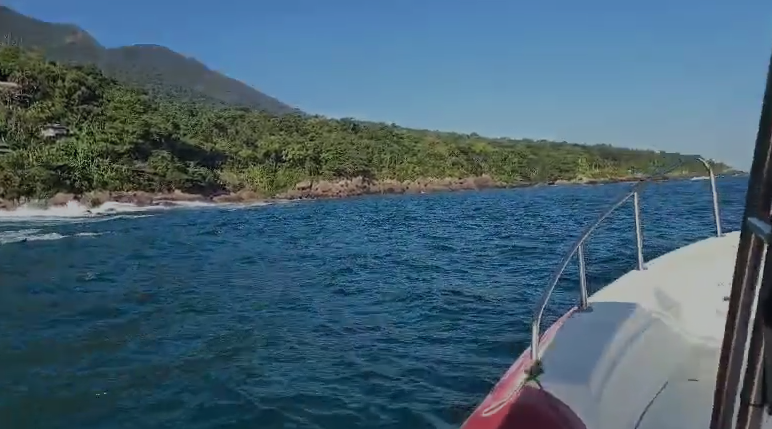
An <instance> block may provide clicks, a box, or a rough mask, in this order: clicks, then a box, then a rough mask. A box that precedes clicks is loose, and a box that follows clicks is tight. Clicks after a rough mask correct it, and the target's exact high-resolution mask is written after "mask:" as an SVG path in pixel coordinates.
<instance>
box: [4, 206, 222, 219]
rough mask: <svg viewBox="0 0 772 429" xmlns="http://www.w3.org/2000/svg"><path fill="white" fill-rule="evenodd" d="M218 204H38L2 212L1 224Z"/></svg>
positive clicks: (97, 216)
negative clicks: (96, 205)
mask: <svg viewBox="0 0 772 429" xmlns="http://www.w3.org/2000/svg"><path fill="white" fill-rule="evenodd" d="M216 206H218V204H214V203H205V202H174V204H169V205H153V206H138V205H135V204H131V203H118V202H107V203H104V204H102V205H100V206H98V207H91V208H89V207H87V206H85V205H83V204H80V203H78V202H77V201H69V202H68V203H67V204H65V205H63V206H49V207H45V206H42V205H40V204H36V203H28V204H23V205H21V206H20V207H18V208H16V209H14V210H0V222H5V221H14V220H17V221H30V220H61V219H83V218H100V217H105V216H115V215H120V214H124V215H125V214H132V213H142V212H152V211H161V210H168V209H174V208H203V207H216Z"/></svg>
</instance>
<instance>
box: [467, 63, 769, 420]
mask: <svg viewBox="0 0 772 429" xmlns="http://www.w3.org/2000/svg"><path fill="white" fill-rule="evenodd" d="M771 147H772V59H771V60H770V69H769V70H768V72H767V85H766V90H765V94H764V99H763V103H762V109H761V118H760V121H759V128H758V132H757V137H756V147H755V151H754V158H753V164H752V167H751V170H750V177H749V185H748V191H747V195H746V206H745V212H744V215H743V220H742V223H741V225H740V229H739V230H738V231H733V232H728V233H725V232H724V231H722V224H721V216H720V207H719V198H718V193H717V190H716V179H715V174H714V172H713V170H712V168H711V166H710V163H709V162H708V161H706V160H704V159H703V160H701V161H702V162H703V164H704V166H705V167H706V170H707V176H706V177H708V178H709V180H710V189H711V193H712V199H713V213H712V217H713V218H714V220H715V228H716V231H715V236H713V237H710V238H707V239H704V240H702V241H698V242H696V243H692V244H689V245H687V246H684V247H681V248H679V249H676V250H674V251H672V252H669V253H666V254H664V255H662V256H659V257H657V258H655V259H653V260H649V261H645V260H644V256H643V248H644V244H645V243H644V237H643V234H642V230H641V222H642V219H641V216H640V195H641V190H642V189H643V187H645V186H646V185H648V184H649V183H651V182H652V181H654V180H655V178H649V179H647V180H644V181H642V182H639V183H637V184H636V185H635V186H633V187H632V188H631V189H630V190H629V192H627V193H625V194H624V195H622V196H621V197H620V198H619V199H618V200H617V201H615V202H614V203H613V204H612V205H611V206H610V207H609V208H608V210H606V211H605V212H603V213H602V214H601V215H600V216H599V218H598V219H597V220H596V221H595V222H594V223H592V224H591V225H589V226H588V227H587V228H586V229H585V230H584V231H583V232H582V234H581V235H580V237H579V238H578V239H577V240H576V241H575V242H574V244H573V245H572V246H571V247H570V249H569V251H568V252H567V253H566V255H565V256H564V257H563V259H562V260H561V262H560V264H559V265H558V267H557V268H556V270H555V272H554V273H553V275H552V277H551V278H550V281H549V283H548V284H547V285H546V287H545V289H544V291H543V293H542V295H541V297H540V299H538V300H537V302H536V303H535V308H534V311H533V316H532V322H531V342H530V347H528V348H527V349H526V350H525V351H524V352H523V353H522V355H520V357H519V358H518V359H516V361H515V362H514V363H513V364H512V366H511V367H510V368H509V370H507V371H506V373H505V374H504V375H503V376H502V377H501V379H500V380H499V381H498V383H496V385H495V386H494V387H493V389H492V390H491V391H490V393H489V394H488V395H487V396H486V397H485V398H484V399H483V400H482V402H481V403H480V404H479V405H478V406H477V408H476V409H475V410H474V412H473V413H472V414H471V415H470V416H469V417H468V418H467V420H466V421H465V422H464V423H463V425H462V429H515V428H523V429H529V428H533V429H698V428H699V429H706V428H710V429H749V428H762V427H764V428H772V420H769V421H768V420H767V417H768V414H769V410H770V402H772V378H769V379H768V377H772V371H767V370H766V368H767V367H769V368H770V369H772V339H770V341H769V345H767V344H766V342H765V334H770V335H772V301H769V299H768V298H767V297H768V296H772V295H770V293H772V263H770V264H766V263H765V261H766V258H767V256H766V248H767V243H768V242H769V241H770V240H772V226H771V225H770V207H771V206H772V148H771ZM706 198H707V195H706ZM630 201H632V206H633V211H634V225H631V228H635V234H636V245H637V264H636V265H637V266H636V267H635V268H634V269H633V270H631V271H630V272H628V273H626V274H624V275H623V276H622V277H620V278H618V279H617V280H615V281H613V282H611V283H610V284H608V285H606V286H605V287H604V288H602V289H601V290H599V291H598V292H596V293H594V294H592V295H589V296H588V291H587V274H586V266H585V259H584V249H585V243H586V241H587V239H588V238H589V237H590V236H592V234H593V232H594V231H595V230H596V229H597V228H598V226H599V225H600V224H601V223H602V222H603V221H604V220H605V219H606V218H608V217H609V216H610V215H611V214H612V213H614V212H615V211H617V210H619V209H620V207H622V206H626V203H628V202H630ZM706 215H707V214H706ZM574 260H576V261H577V264H578V272H579V281H578V285H577V286H578V288H577V289H578V299H577V303H576V305H575V306H574V307H573V308H571V309H570V310H568V311H567V312H566V313H565V314H563V315H562V316H561V317H559V318H558V319H557V320H556V321H555V322H554V323H552V324H551V325H550V326H549V327H548V328H547V329H546V330H542V326H541V325H542V322H543V320H542V319H543V316H544V312H545V308H546V306H547V305H548V304H549V303H550V298H551V296H552V291H553V290H554V288H555V286H556V285H557V284H558V281H559V280H560V279H561V277H562V275H563V273H564V271H565V270H566V268H567V267H568V265H569V264H570V263H572V262H573V261H574ZM764 267H768V268H769V269H765V268H764ZM768 307H769V308H770V310H766V309H767V308H768ZM765 310H766V311H767V312H769V313H770V315H769V316H766V319H765ZM767 319H768V320H767ZM767 324H769V326H767ZM767 348H769V350H767ZM767 351H769V353H767ZM741 378H742V380H741Z"/></svg>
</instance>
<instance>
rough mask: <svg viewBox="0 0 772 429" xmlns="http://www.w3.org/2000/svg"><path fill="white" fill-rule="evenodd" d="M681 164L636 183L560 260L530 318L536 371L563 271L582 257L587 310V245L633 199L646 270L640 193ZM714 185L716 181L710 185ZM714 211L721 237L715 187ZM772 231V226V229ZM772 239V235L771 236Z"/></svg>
mask: <svg viewBox="0 0 772 429" xmlns="http://www.w3.org/2000/svg"><path fill="white" fill-rule="evenodd" d="M681 164H682V163H679V164H678V165H676V166H674V167H672V168H670V169H668V170H665V171H662V172H660V173H657V174H654V175H652V176H650V177H649V178H647V179H644V180H641V181H640V182H638V183H637V184H635V185H634V186H633V188H632V189H630V190H629V191H628V192H627V193H626V194H624V195H622V196H621V198H619V199H618V200H617V201H616V202H615V203H614V204H612V205H611V207H609V208H608V209H607V210H606V211H605V212H604V213H603V214H602V215H600V216H599V217H598V218H597V219H596V220H595V222H594V223H592V224H591V225H589V226H588V227H587V228H585V229H584V231H583V232H582V234H581V235H580V236H579V238H578V239H577V240H576V242H575V243H574V244H573V245H572V246H571V248H570V249H569V251H568V253H567V254H566V255H565V256H564V257H563V259H561V262H560V265H559V266H558V267H557V269H556V270H555V271H554V272H553V273H552V276H551V277H550V280H549V283H548V284H547V287H546V288H545V289H544V290H543V291H542V294H541V297H540V298H539V299H538V301H537V302H536V305H535V307H534V311H533V316H532V318H531V359H532V360H533V365H535V368H537V367H538V363H539V359H540V356H539V353H540V352H541V350H540V347H539V341H540V340H541V335H540V332H541V319H542V317H543V316H544V309H545V308H546V307H547V303H548V302H549V299H550V297H551V296H552V292H553V291H554V290H555V287H556V286H557V285H558V281H559V280H560V276H562V275H563V271H565V269H566V267H568V264H569V263H570V262H571V259H572V258H573V257H574V255H577V257H578V258H579V286H580V287H581V291H580V292H581V296H580V302H579V305H580V307H581V309H586V308H587V307H588V304H589V295H588V293H587V268H586V263H585V260H584V242H585V241H586V240H587V239H588V238H589V237H590V235H592V233H593V232H594V231H595V229H596V228H597V227H598V226H599V225H600V224H601V223H602V222H603V220H604V219H606V218H607V217H608V216H609V215H611V213H613V212H614V211H616V209H618V208H619V207H621V206H622V204H624V203H626V202H627V201H628V200H629V199H630V198H633V203H634V209H635V240H636V244H637V247H638V270H645V269H646V265H645V264H644V261H643V233H642V232H641V207H640V206H641V203H640V196H639V192H640V190H641V189H642V188H643V187H644V186H646V185H647V184H649V183H651V181H652V180H653V179H654V178H655V177H666V176H665V175H666V174H667V173H669V172H671V171H673V170H674V169H675V168H677V167H679V166H680V165H681ZM703 164H705V166H706V167H707V168H708V171H710V172H711V177H713V174H712V170H711V169H710V165H708V164H707V162H705V161H703ZM711 183H713V184H714V182H711ZM713 210H714V214H715V216H716V219H717V221H716V228H717V230H718V235H721V221H720V220H719V217H718V216H719V211H718V196H717V193H716V190H715V184H714V188H713ZM771 229H772V227H771ZM770 235H771V236H772V233H770Z"/></svg>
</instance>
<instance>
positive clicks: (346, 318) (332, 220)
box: [0, 178, 747, 429]
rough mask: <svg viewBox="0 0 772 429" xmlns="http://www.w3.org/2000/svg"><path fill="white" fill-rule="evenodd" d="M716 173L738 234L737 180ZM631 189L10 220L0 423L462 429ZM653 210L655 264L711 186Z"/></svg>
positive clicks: (605, 267) (608, 250)
mask: <svg viewBox="0 0 772 429" xmlns="http://www.w3.org/2000/svg"><path fill="white" fill-rule="evenodd" d="M718 184H719V192H720V198H721V213H722V218H723V226H724V229H725V230H736V229H737V228H738V227H739V224H740V218H741V215H742V210H743V205H744V198H745V187H746V185H747V179H746V178H724V179H720V180H719V182H718ZM630 186H631V185H630V184H615V185H603V186H563V187H537V188H527V189H515V190H495V191H482V192H460V193H441V194H424V195H409V196H408V195H401V196H377V197H375V196H374V197H364V198H352V199H345V200H334V201H304V202H293V203H283V204H275V205H270V206H258V207H246V208H245V207H242V208H236V207H217V208H213V207H209V208H203V207H201V208H185V209H173V210H165V211H157V212H143V213H122V214H120V215H115V216H107V217H100V218H83V217H61V218H59V217H56V216H49V217H44V218H39V217H38V218H19V217H16V218H9V217H0V427H3V428H12V429H16V428H18V429H30V428H46V429H48V428H79V429H86V428H107V429H115V428H261V429H269V428H319V429H341V428H346V429H356V428H454V427H458V426H459V425H460V424H461V423H462V422H463V421H464V419H465V418H466V417H467V416H468V415H469V413H471V411H472V410H473V409H474V408H475V406H476V405H477V403H478V402H479V401H480V400H482V399H483V398H484V396H485V395H486V394H487V392H488V391H489V389H490V388H491V387H492V386H493V384H494V383H495V382H496V381H497V380H498V378H499V377H500V376H501V375H502V374H503V373H504V372H505V371H506V369H507V368H508V367H509V365H510V364H511V363H512V362H513V361H514V359H516V358H517V356H518V355H519V354H520V353H521V352H522V351H523V350H524V349H525V348H526V347H527V341H528V338H529V334H528V333H529V323H530V317H531V312H532V309H533V304H534V302H535V300H536V299H537V297H538V296H539V294H540V293H541V290H542V289H543V288H544V286H545V284H546V282H547V280H548V278H549V276H550V274H551V273H552V271H553V270H554V268H555V266H556V264H557V263H558V262H559V260H560V258H561V257H562V255H563V254H564V253H565V252H566V251H567V249H568V247H569V246H570V244H571V243H572V241H573V240H575V239H576V238H577V236H578V235H579V234H580V232H581V230H582V229H583V227H584V226H586V225H587V224H588V223H590V222H592V221H593V220H594V219H595V218H596V217H597V216H598V214H599V213H600V212H601V211H603V210H604V208H605V207H607V206H608V205H609V204H610V203H611V202H612V201H613V200H614V199H615V198H616V197H617V196H619V195H620V194H621V193H623V192H624V191H625V190H626V189H627V188H629V187H630ZM642 218H643V231H644V236H645V238H644V249H645V255H646V259H647V260H648V259H651V258H653V257H656V256H658V255H661V254H663V253H666V252H668V251H671V250H674V249H676V248H678V247H680V246H682V245H685V244H687V243H690V242H694V241H697V240H700V239H703V238H707V237H709V236H711V235H712V234H713V233H714V223H713V217H712V207H711V199H710V188H709V182H708V181H677V182H667V183H657V184H652V185H651V186H650V187H649V188H647V190H646V191H645V192H644V194H643V195H642ZM633 225H634V222H633V216H632V204H630V205H626V206H623V207H622V208H621V209H620V210H619V211H618V212H617V213H616V214H614V215H613V216H612V217H611V218H609V219H608V220H607V221H606V223H604V224H603V226H602V227H601V229H600V230H599V231H598V233H597V234H596V236H594V237H593V238H592V240H591V241H590V244H589V247H588V250H587V257H588V274H589V284H590V288H591V289H592V290H597V289H599V288H601V287H602V286H603V285H604V284H606V283H608V282H609V281H610V280H612V279H614V278H616V277H618V276H620V275H622V274H623V273H624V272H626V271H628V270H630V269H632V268H633V267H634V266H635V260H636V256H635V233H634V226H633ZM576 272H577V270H576V267H575V264H571V265H570V268H569V270H568V272H567V273H566V276H565V280H564V281H563V282H561V284H560V285H559V287H558V290H557V291H556V294H555V296H554V297H553V301H552V303H551V304H550V307H549V308H548V311H547V316H548V317H547V319H554V318H555V317H556V316H558V315H560V314H561V313H562V312H564V311H565V310H567V309H568V308H569V307H570V306H571V305H572V304H573V303H574V302H576V300H577V299H578V293H577V274H576ZM548 322H549V320H548V321H547V323H548Z"/></svg>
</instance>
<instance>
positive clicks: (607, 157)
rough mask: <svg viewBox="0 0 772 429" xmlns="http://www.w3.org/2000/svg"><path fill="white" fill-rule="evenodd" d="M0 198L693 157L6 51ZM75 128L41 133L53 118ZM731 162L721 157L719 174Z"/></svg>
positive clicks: (514, 172) (625, 168) (592, 175)
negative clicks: (354, 108)
mask: <svg viewBox="0 0 772 429" xmlns="http://www.w3.org/2000/svg"><path fill="white" fill-rule="evenodd" d="M0 81H8V82H13V83H15V84H18V87H17V88H15V89H6V90H4V91H2V92H0V106H2V107H0V137H4V138H5V141H6V142H7V144H8V145H9V146H10V148H11V149H12V151H11V152H10V153H7V154H0V198H4V199H16V198H19V197H23V196H28V197H45V196H49V195H52V194H54V193H56V192H60V191H61V192H72V193H83V192H86V191H90V190H107V191H121V190H123V191H127V190H147V191H170V190H174V189H179V190H182V191H186V192H196V193H209V192H217V191H231V192H233V191H238V190H242V189H250V190H254V191H256V192H258V193H260V194H263V195H273V194H275V193H277V192H279V191H281V190H284V189H287V188H289V187H291V186H293V185H294V184H296V183H298V182H301V181H304V180H309V179H310V180H317V179H336V178H351V177H356V176H363V177H365V178H368V179H397V180H413V179H417V178H421V177H437V178H444V177H457V178H462V177H470V176H480V175H483V174H489V175H491V176H492V177H493V178H494V179H497V180H500V181H503V182H507V183H516V182H524V181H525V182H544V181H551V180H561V179H562V180H574V179H581V178H585V179H604V178H615V177H624V176H630V175H634V174H641V173H649V172H652V171H653V170H654V169H657V168H661V167H663V166H668V165H672V164H674V163H676V162H678V161H679V160H681V159H683V160H684V161H685V164H684V165H683V168H682V170H681V171H680V173H683V174H689V173H692V172H694V173H698V174H701V173H702V166H701V165H700V164H699V162H698V161H697V160H696V157H695V156H682V155H679V154H671V153H663V152H653V151H642V150H630V149H619V148H613V147H611V146H608V145H598V146H586V145H579V144H569V143H565V142H563V143H556V142H547V141H532V140H512V139H504V138H500V139H490V138H485V137H481V136H478V135H476V134H472V135H464V134H456V133H443V132H434V131H425V130H411V129H406V128H401V127H398V126H396V125H393V124H392V125H387V124H379V123H364V122H358V121H355V120H351V119H341V120H333V119H327V118H323V117H319V116H306V115H297V114H295V115H282V116H272V115H270V114H267V113H264V112H258V111H253V110H249V109H246V108H214V107H211V106H207V105H203V104H196V103H190V102H186V103H183V102H178V101H171V100H169V99H163V100H161V99H156V98H153V97H151V96H149V95H147V94H145V93H143V92H141V91H140V90H138V89H134V88H132V87H128V86H124V85H122V84H120V83H118V82H117V81H115V80H113V79H110V78H107V77H105V76H104V75H103V74H102V73H101V72H100V71H99V69H97V68H96V67H94V66H80V67H71V66H64V65H61V64H57V63H54V62H47V61H45V60H44V59H43V56H42V55H41V54H36V53H31V52H28V51H25V50H22V49H20V48H16V47H4V48H0ZM50 123H60V124H63V125H65V126H67V127H68V128H69V130H70V134H69V135H68V136H66V137H64V138H59V139H45V138H43V137H42V136H41V134H40V130H41V127H43V126H44V125H45V124H50ZM726 168H727V167H726V166H725V165H723V164H717V170H718V171H721V170H723V169H726Z"/></svg>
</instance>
